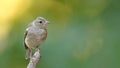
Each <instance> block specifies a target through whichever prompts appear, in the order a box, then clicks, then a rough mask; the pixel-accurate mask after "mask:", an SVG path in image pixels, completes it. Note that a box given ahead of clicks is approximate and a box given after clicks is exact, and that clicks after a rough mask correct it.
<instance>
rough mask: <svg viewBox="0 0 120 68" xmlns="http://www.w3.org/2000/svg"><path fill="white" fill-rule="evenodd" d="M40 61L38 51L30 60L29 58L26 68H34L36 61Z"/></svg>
mask: <svg viewBox="0 0 120 68" xmlns="http://www.w3.org/2000/svg"><path fill="white" fill-rule="evenodd" d="M39 60H40V50H39V49H38V50H37V51H36V52H35V54H34V55H33V57H32V58H30V62H29V64H28V66H27V68H36V65H37V63H38V61H39Z"/></svg>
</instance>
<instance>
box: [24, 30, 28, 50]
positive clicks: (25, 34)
mask: <svg viewBox="0 0 120 68" xmlns="http://www.w3.org/2000/svg"><path fill="white" fill-rule="evenodd" d="M27 34H28V31H26V32H25V33H24V47H25V49H28V47H27V45H26V43H25V38H26V36H27Z"/></svg>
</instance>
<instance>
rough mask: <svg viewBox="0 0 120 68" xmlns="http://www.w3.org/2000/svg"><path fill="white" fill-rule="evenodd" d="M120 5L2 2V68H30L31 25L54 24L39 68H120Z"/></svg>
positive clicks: (107, 1)
mask: <svg viewBox="0 0 120 68" xmlns="http://www.w3.org/2000/svg"><path fill="white" fill-rule="evenodd" d="M119 3H120V1H119V0H0V68H26V66H27V64H28V62H29V60H25V49H24V45H23V38H24V32H25V29H26V26H27V24H29V23H30V22H31V21H33V20H34V19H35V18H36V17H38V16H42V17H44V18H46V19H47V20H49V21H50V23H51V24H49V25H48V27H47V29H48V37H47V40H46V41H45V43H44V44H43V45H41V46H40V49H41V54H42V58H41V59H40V62H39V64H38V66H37V68H120V53H119V52H120V19H119V18H120V4H119Z"/></svg>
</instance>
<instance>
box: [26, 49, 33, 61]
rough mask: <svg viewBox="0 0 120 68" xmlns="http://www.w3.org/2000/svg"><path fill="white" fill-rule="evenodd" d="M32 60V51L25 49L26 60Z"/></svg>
mask: <svg viewBox="0 0 120 68" xmlns="http://www.w3.org/2000/svg"><path fill="white" fill-rule="evenodd" d="M29 58H32V50H30V49H29V48H28V49H26V59H29Z"/></svg>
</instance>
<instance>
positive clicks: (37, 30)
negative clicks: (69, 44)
mask: <svg viewBox="0 0 120 68" xmlns="http://www.w3.org/2000/svg"><path fill="white" fill-rule="evenodd" d="M48 23H49V22H48V21H47V20H46V19H45V18H43V17H37V18H36V19H35V20H33V21H32V22H31V23H30V24H28V26H27V28H26V30H25V33H24V47H25V50H26V59H28V58H30V59H31V58H32V57H33V55H32V53H33V52H34V50H37V49H39V46H40V45H41V44H42V43H43V42H44V41H45V40H46V38H47V27H46V26H47V24H48Z"/></svg>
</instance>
